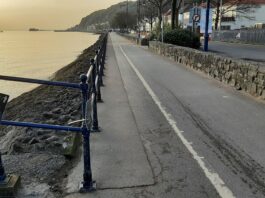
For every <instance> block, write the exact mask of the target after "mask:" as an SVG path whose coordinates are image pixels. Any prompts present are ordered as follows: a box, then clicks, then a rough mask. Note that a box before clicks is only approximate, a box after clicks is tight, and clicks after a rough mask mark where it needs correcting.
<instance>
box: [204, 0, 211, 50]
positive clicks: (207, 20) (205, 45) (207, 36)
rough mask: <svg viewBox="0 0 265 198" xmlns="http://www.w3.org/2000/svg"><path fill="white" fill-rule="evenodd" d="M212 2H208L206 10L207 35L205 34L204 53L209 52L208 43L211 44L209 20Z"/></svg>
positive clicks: (208, 0)
mask: <svg viewBox="0 0 265 198" xmlns="http://www.w3.org/2000/svg"><path fill="white" fill-rule="evenodd" d="M210 4H211V2H210V0H207V9H206V24H205V34H204V51H206V52H207V51H208V42H209V18H210Z"/></svg>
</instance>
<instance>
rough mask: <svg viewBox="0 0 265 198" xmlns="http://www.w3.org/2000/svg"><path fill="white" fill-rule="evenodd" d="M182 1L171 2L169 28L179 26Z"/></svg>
mask: <svg viewBox="0 0 265 198" xmlns="http://www.w3.org/2000/svg"><path fill="white" fill-rule="evenodd" d="M182 1H183V0H172V6H171V28H172V29H175V28H176V27H178V26H179V10H180V8H181V5H182Z"/></svg>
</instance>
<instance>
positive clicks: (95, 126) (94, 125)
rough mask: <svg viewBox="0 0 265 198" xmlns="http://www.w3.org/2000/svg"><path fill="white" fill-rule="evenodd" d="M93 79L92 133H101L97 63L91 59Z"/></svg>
mask: <svg viewBox="0 0 265 198" xmlns="http://www.w3.org/2000/svg"><path fill="white" fill-rule="evenodd" d="M91 67H93V68H92V77H91V87H92V95H93V96H92V109H93V110H92V132H100V130H99V127H98V112H97V89H96V84H95V80H96V74H97V73H96V63H95V60H94V59H91Z"/></svg>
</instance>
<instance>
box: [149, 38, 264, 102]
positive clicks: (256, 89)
mask: <svg viewBox="0 0 265 198" xmlns="http://www.w3.org/2000/svg"><path fill="white" fill-rule="evenodd" d="M149 49H150V50H151V51H153V52H156V53H158V54H161V55H163V56H166V57H168V58H170V59H171V60H174V61H176V62H178V63H181V64H184V65H186V66H189V67H191V68H193V69H195V70H199V71H201V72H204V73H205V74H207V75H209V76H211V77H213V78H215V79H217V80H219V81H221V82H224V83H226V84H229V85H231V86H233V87H235V88H236V89H237V90H243V91H245V92H247V93H249V94H251V95H253V96H255V97H259V98H262V99H263V100H265V64H262V63H254V62H248V61H244V60H237V59H232V58H227V57H223V56H220V55H216V54H214V53H206V52H203V51H199V50H195V49H191V48H186V47H179V46H175V45H171V44H163V43H161V42H157V41H150V42H149Z"/></svg>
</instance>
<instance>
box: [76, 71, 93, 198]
mask: <svg viewBox="0 0 265 198" xmlns="http://www.w3.org/2000/svg"><path fill="white" fill-rule="evenodd" d="M80 80H81V83H80V88H81V90H82V98H83V101H82V120H83V122H82V135H83V153H84V156H83V157H84V173H83V182H82V183H81V186H80V189H79V192H80V193H85V192H92V191H94V190H96V182H95V181H93V180H92V171H91V160H90V125H91V122H90V120H91V118H90V117H87V116H90V112H87V110H88V107H87V105H90V104H88V97H89V93H88V84H87V76H86V75H84V74H82V75H81V76H80ZM89 118H90V119H89Z"/></svg>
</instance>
